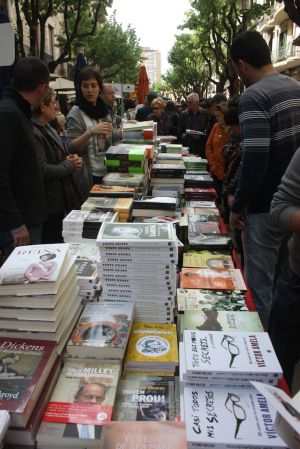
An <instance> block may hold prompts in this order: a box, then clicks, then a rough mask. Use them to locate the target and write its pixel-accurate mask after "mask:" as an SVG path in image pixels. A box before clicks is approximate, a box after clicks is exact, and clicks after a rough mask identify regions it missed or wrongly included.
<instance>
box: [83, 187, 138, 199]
mask: <svg viewBox="0 0 300 449" xmlns="http://www.w3.org/2000/svg"><path fill="white" fill-rule="evenodd" d="M101 196H109V197H113V198H114V197H116V198H118V197H133V196H134V188H132V187H126V186H118V185H111V186H105V185H100V184H95V185H94V186H93V187H92V189H91V191H90V197H101Z"/></svg>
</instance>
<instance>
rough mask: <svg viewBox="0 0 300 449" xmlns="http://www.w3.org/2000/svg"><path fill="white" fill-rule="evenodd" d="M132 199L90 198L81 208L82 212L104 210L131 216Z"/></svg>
mask: <svg viewBox="0 0 300 449" xmlns="http://www.w3.org/2000/svg"><path fill="white" fill-rule="evenodd" d="M132 203H133V200H132V198H122V197H120V198H110V197H89V198H88V199H87V200H86V201H85V202H84V203H83V204H82V206H81V210H93V209H96V210H97V209H99V210H101V209H103V210H111V211H114V212H120V213H123V214H127V215H129V214H130V211H131V209H132Z"/></svg>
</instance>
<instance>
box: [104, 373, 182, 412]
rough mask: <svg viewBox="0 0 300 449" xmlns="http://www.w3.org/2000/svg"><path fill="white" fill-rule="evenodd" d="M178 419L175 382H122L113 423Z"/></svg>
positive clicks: (136, 379)
mask: <svg viewBox="0 0 300 449" xmlns="http://www.w3.org/2000/svg"><path fill="white" fill-rule="evenodd" d="M175 419H176V408H175V383H174V381H173V380H171V379H169V380H149V379H146V378H145V377H141V378H139V377H136V378H135V379H133V380H120V382H119V384H118V389H117V396H116V405H115V408H114V412H113V421H167V420H168V421H172V420H175Z"/></svg>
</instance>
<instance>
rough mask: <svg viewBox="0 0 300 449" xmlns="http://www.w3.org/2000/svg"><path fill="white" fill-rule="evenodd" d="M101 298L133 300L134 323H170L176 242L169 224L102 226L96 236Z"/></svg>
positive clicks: (176, 250)
mask: <svg viewBox="0 0 300 449" xmlns="http://www.w3.org/2000/svg"><path fill="white" fill-rule="evenodd" d="M97 244H98V246H99V249H100V254H101V261H100V263H99V277H100V279H101V285H102V294H101V298H102V299H103V300H105V301H109V300H118V301H133V302H134V303H135V306H136V310H135V312H136V314H135V319H136V320H137V321H145V320H151V321H158V322H172V321H173V307H174V298H175V294H176V264H177V262H178V248H177V239H176V233H175V229H174V226H173V225H172V224H171V223H122V225H121V224H116V223H105V224H104V225H103V226H102V228H101V230H100V232H99V235H98V237H97Z"/></svg>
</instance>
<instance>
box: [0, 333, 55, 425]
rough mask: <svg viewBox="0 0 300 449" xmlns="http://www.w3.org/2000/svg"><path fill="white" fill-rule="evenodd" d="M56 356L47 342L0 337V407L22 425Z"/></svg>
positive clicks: (53, 346) (52, 346)
mask: <svg viewBox="0 0 300 449" xmlns="http://www.w3.org/2000/svg"><path fill="white" fill-rule="evenodd" d="M56 358H57V353H56V351H55V343H54V342H50V341H45V340H43V341H39V340H27V339H26V340H25V339H18V338H0V409H4V410H8V411H9V412H10V414H11V423H12V425H13V426H18V427H25V426H26V424H27V422H28V420H29V418H30V415H31V413H32V411H33V409H34V406H35V404H36V402H37V400H38V398H39V395H40V392H41V390H42V388H43V386H44V384H45V382H46V380H47V376H48V374H49V373H50V371H51V368H52V366H53V364H54V362H55V360H56Z"/></svg>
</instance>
